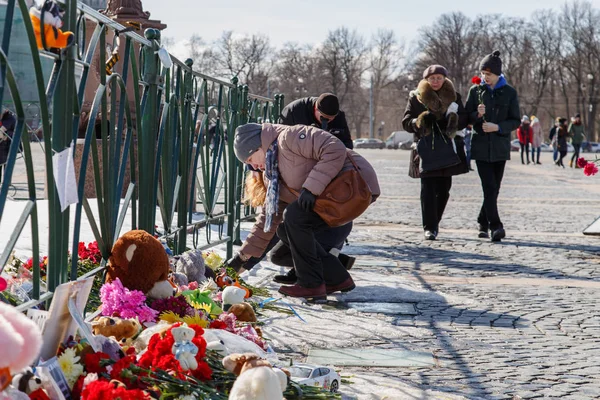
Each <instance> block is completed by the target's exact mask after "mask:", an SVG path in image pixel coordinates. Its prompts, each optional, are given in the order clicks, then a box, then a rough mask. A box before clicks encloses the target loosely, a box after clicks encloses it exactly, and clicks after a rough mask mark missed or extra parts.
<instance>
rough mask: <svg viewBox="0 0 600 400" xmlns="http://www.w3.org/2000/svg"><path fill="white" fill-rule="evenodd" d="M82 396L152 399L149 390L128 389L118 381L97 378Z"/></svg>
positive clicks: (90, 398)
mask: <svg viewBox="0 0 600 400" xmlns="http://www.w3.org/2000/svg"><path fill="white" fill-rule="evenodd" d="M81 398H82V399H84V400H106V399H120V400H144V399H151V397H150V395H149V394H148V393H147V392H144V391H143V390H139V389H127V388H126V387H124V386H120V385H119V383H118V382H114V381H113V382H108V381H103V380H97V381H94V382H91V383H89V384H88V385H87V386H86V387H85V389H83V393H82V395H81Z"/></svg>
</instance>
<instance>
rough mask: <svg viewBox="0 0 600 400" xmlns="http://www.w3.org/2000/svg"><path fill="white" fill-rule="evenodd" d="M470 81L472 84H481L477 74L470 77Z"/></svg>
mask: <svg viewBox="0 0 600 400" xmlns="http://www.w3.org/2000/svg"><path fill="white" fill-rule="evenodd" d="M471 83H473V84H474V85H481V78H480V77H479V76H477V75H475V76H474V77H472V78H471Z"/></svg>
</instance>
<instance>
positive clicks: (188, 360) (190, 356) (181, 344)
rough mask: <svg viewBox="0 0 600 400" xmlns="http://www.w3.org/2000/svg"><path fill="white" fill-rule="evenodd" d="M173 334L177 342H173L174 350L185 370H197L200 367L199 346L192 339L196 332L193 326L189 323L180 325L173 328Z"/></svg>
mask: <svg viewBox="0 0 600 400" xmlns="http://www.w3.org/2000/svg"><path fill="white" fill-rule="evenodd" d="M171 334H172V335H173V339H175V343H174V344H173V348H172V350H171V351H172V352H173V354H174V355H175V358H176V359H177V361H179V364H180V365H181V369H182V370H184V371H188V370H195V369H197V368H198V361H196V354H198V347H197V346H196V345H195V344H194V343H192V339H194V336H195V334H196V331H194V330H193V329H192V328H190V327H188V326H187V325H182V326H178V327H176V328H173V329H171Z"/></svg>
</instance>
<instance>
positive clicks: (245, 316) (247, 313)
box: [224, 303, 256, 322]
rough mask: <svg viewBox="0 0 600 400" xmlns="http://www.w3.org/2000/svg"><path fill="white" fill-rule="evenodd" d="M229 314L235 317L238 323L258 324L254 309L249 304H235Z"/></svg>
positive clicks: (230, 308)
mask: <svg viewBox="0 0 600 400" xmlns="http://www.w3.org/2000/svg"><path fill="white" fill-rule="evenodd" d="M224 307H225V306H224ZM228 312H230V313H232V314H233V315H235V317H236V319H237V320H238V321H242V322H256V313H255V312H254V308H252V306H251V305H250V304H248V303H238V304H233V305H232V306H231V307H229V310H228Z"/></svg>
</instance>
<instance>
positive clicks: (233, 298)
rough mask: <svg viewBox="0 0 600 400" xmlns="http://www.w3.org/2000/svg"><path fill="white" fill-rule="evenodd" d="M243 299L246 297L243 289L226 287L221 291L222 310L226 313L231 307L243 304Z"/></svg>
mask: <svg viewBox="0 0 600 400" xmlns="http://www.w3.org/2000/svg"><path fill="white" fill-rule="evenodd" d="M244 297H246V291H245V290H244V289H242V288H240V287H237V286H226V287H225V289H223V297H222V299H223V310H225V311H228V310H229V308H230V307H231V306H232V305H234V304H239V303H243V302H244Z"/></svg>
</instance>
